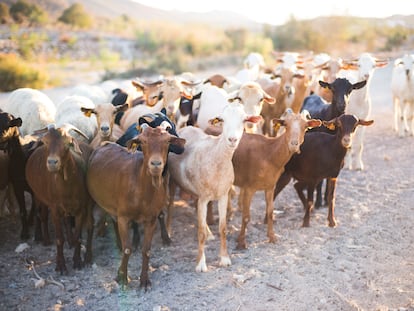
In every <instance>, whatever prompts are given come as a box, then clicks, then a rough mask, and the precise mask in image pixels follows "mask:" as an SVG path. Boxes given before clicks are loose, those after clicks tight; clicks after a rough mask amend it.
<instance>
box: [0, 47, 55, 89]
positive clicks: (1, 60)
mask: <svg viewBox="0 0 414 311" xmlns="http://www.w3.org/2000/svg"><path fill="white" fill-rule="evenodd" d="M46 80H47V77H46V74H45V73H43V72H41V71H39V70H37V69H35V68H32V67H30V66H29V65H28V64H27V63H26V62H24V61H22V60H21V59H19V58H18V57H17V56H16V55H14V54H0V91H2V92H10V91H12V90H15V89H17V88H20V87H30V88H37V89H39V88H43V87H44V86H45V84H46Z"/></svg>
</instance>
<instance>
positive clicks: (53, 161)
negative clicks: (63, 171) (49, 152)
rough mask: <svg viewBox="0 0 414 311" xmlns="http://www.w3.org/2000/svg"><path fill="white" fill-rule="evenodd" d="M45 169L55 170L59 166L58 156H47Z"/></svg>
mask: <svg viewBox="0 0 414 311" xmlns="http://www.w3.org/2000/svg"><path fill="white" fill-rule="evenodd" d="M46 166H47V169H48V170H49V171H50V172H56V171H57V170H59V168H60V161H59V158H56V157H48V158H47V162H46Z"/></svg>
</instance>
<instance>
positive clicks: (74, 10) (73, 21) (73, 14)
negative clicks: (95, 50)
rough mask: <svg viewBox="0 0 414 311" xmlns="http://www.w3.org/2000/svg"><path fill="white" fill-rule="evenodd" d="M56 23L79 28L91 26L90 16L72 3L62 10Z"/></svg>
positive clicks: (82, 8)
mask: <svg viewBox="0 0 414 311" xmlns="http://www.w3.org/2000/svg"><path fill="white" fill-rule="evenodd" d="M58 21H60V22H62V23H65V24H69V25H71V26H75V27H79V28H89V27H91V26H92V18H91V16H90V15H89V14H88V13H87V12H86V10H85V9H84V7H83V5H82V4H80V3H74V4H72V5H71V6H70V7H69V8H67V9H66V10H64V11H63V13H62V15H61V16H60V17H59V18H58Z"/></svg>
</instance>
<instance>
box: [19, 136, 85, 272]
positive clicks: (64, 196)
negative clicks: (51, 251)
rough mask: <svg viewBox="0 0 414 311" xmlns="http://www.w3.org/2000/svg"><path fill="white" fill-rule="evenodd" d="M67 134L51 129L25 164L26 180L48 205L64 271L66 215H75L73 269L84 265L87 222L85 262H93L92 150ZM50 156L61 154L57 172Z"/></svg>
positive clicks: (59, 263)
mask: <svg viewBox="0 0 414 311" xmlns="http://www.w3.org/2000/svg"><path fill="white" fill-rule="evenodd" d="M62 135H63V137H62ZM66 135H67V136H66ZM66 135H65V134H62V131H60V130H56V129H50V130H49V132H48V133H47V134H46V135H45V137H43V139H42V140H43V141H45V142H46V143H45V144H44V145H42V146H40V147H38V148H37V149H36V150H35V151H34V152H33V154H32V155H31V156H30V157H29V159H28V161H27V166H26V177H27V181H28V183H29V185H30V187H31V188H32V190H33V192H34V195H35V198H36V200H39V201H40V202H41V203H43V204H45V205H47V206H48V207H49V209H50V212H51V216H52V220H53V223H54V226H55V231H56V245H57V255H56V270H57V271H60V272H61V273H63V272H66V271H67V269H66V264H65V258H64V256H63V243H64V237H63V230H62V223H61V221H62V219H63V217H65V216H69V215H70V216H75V234H74V235H73V241H69V242H70V243H72V244H73V243H74V245H75V249H74V255H73V266H74V268H80V267H81V258H80V234H81V230H82V226H83V225H84V223H85V222H86V225H87V230H88V237H87V245H86V255H85V263H91V261H92V232H93V216H92V205H93V201H92V200H91V198H90V196H89V193H88V191H87V188H86V181H85V174H86V165H87V160H88V157H89V155H90V153H91V151H92V149H91V147H89V146H88V145H87V144H84V143H79V145H77V144H78V143H77V142H76V140H75V139H73V138H72V137H71V136H69V135H68V134H66ZM72 145H73V146H75V147H73V146H72ZM78 148H80V150H79V149H78ZM73 149H75V150H73ZM79 151H81V154H79ZM49 156H58V157H60V160H59V161H60V163H61V166H60V168H59V170H58V171H57V172H50V171H49V170H48V168H47V161H48V157H49ZM68 238H70V237H68Z"/></svg>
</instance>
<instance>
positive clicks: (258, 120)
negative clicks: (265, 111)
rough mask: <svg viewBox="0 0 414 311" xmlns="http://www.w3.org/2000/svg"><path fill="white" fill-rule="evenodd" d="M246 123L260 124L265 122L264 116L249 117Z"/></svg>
mask: <svg viewBox="0 0 414 311" xmlns="http://www.w3.org/2000/svg"><path fill="white" fill-rule="evenodd" d="M244 121H246V122H251V123H259V122H262V121H263V117H262V116H249V117H247V118H246V119H245V120H244Z"/></svg>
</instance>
